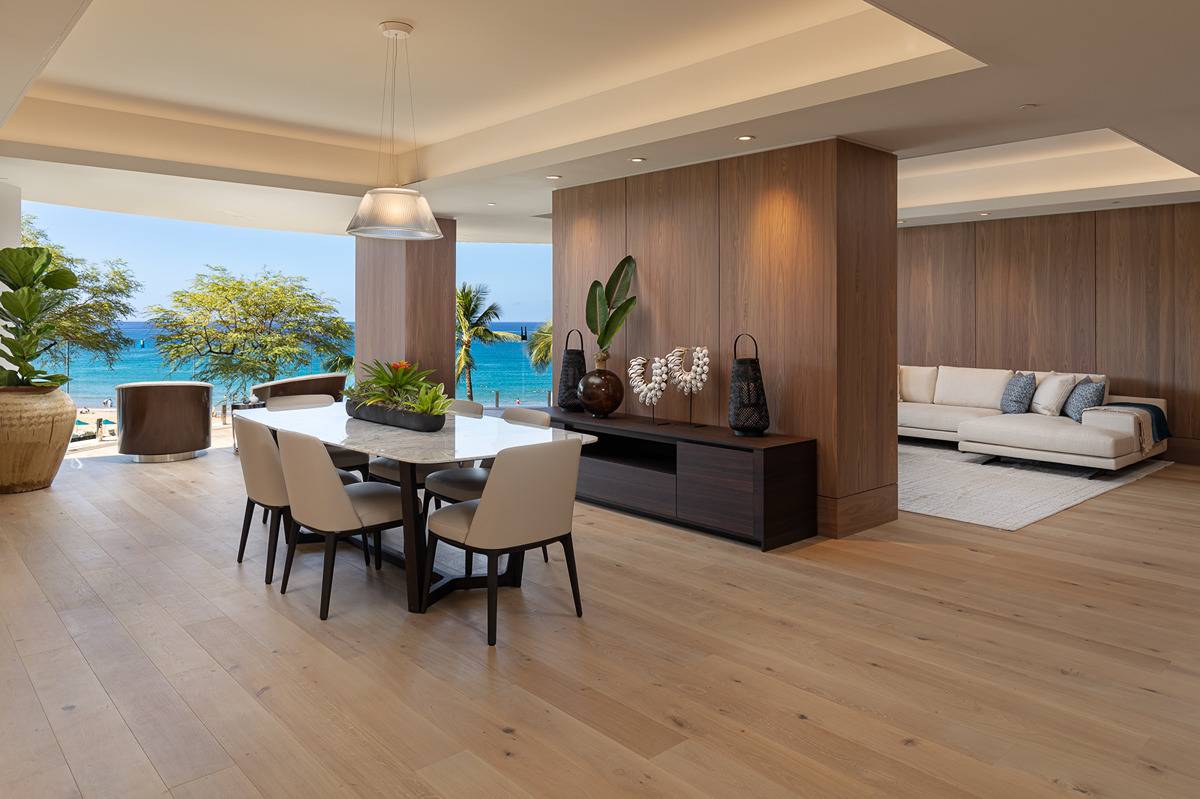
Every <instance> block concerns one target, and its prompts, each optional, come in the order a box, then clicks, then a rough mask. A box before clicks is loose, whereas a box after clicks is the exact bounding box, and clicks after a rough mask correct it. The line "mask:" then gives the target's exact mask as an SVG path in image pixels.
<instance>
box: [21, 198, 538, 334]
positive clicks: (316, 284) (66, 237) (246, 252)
mask: <svg viewBox="0 0 1200 799" xmlns="http://www.w3.org/2000/svg"><path fill="white" fill-rule="evenodd" d="M22 207H23V210H24V212H25V213H27V214H33V215H34V216H36V217H37V222H36V224H37V226H38V227H40V228H42V229H43V230H45V231H46V232H47V233H49V234H50V238H51V239H52V240H54V241H56V242H58V243H60V244H62V245H63V246H64V247H66V249H67V252H69V253H71V254H72V255H75V256H78V257H81V258H86V259H87V260H89V261H93V262H95V263H100V262H102V261H105V260H108V259H110V258H124V259H125V260H126V261H127V262H128V263H129V266H130V268H131V269H132V270H133V272H134V274H135V275H137V278H138V279H139V280H141V281H142V283H144V284H145V288H143V290H142V293H141V296H139V297H138V298H137V300H136V302H137V304H138V305H139V306H140V307H142V308H145V307H146V306H148V305H153V304H155V303H163V302H166V301H167V299H168V296H169V295H170V293H171V292H172V291H174V290H175V289H177V288H181V287H182V286H183V285H185V284H186V283H187V282H188V281H189V280H190V279H191V277H192V275H194V274H196V272H198V271H200V270H201V269H202V268H203V267H204V265H205V264H220V265H222V266H225V267H228V268H229V270H230V271H232V272H237V273H240V274H253V273H254V272H258V271H259V270H261V269H262V268H263V267H264V266H267V267H270V268H271V269H277V270H279V271H281V272H286V273H288V274H293V275H303V276H304V277H306V278H308V283H309V285H310V286H312V287H313V288H315V289H317V290H318V291H321V292H323V293H325V294H326V295H328V296H329V297H331V298H333V300H334V301H336V302H337V304H338V306H339V307H340V308H341V312H342V315H344V316H345V317H346V318H347V319H353V318H354V239H353V238H351V237H350V236H329V235H323V234H319V233H285V232H280V231H273V230H255V229H251V228H242V227H228V226H226V225H211V224H206V223H204V222H182V221H178V220H174V219H159V218H158V217H151V216H136V215H134V214H118V213H113V212H111V211H92V210H88V209H85V208H72V207H69V206H64V205H48V204H46V203H36V202H25V203H22ZM463 281H466V282H468V283H486V284H487V285H488V286H489V287H490V288H491V290H492V299H493V300H494V301H495V302H498V303H500V307H501V310H502V311H503V319H504V320H505V321H514V322H541V321H542V320H545V319H549V318H550V302H551V300H550V245H549V244H473V243H466V242H462V243H459V245H458V276H457V282H458V283H461V282H463Z"/></svg>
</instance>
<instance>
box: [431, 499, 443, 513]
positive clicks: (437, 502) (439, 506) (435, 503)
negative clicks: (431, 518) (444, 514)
mask: <svg viewBox="0 0 1200 799" xmlns="http://www.w3.org/2000/svg"><path fill="white" fill-rule="evenodd" d="M433 507H435V508H437V509H438V510H441V509H442V498H441V497H434V498H433Z"/></svg>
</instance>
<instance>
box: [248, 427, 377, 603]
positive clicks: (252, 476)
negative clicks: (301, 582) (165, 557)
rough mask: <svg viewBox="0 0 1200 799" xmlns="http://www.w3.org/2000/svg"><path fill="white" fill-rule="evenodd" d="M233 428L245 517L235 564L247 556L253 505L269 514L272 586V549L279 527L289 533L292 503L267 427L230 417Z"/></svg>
mask: <svg viewBox="0 0 1200 799" xmlns="http://www.w3.org/2000/svg"><path fill="white" fill-rule="evenodd" d="M233 429H234V430H235V431H236V432H237V435H238V439H239V441H240V444H239V446H238V461H239V462H240V463H241V466H242V482H244V483H245V484H246V515H245V518H243V519H242V538H241V541H240V542H239V543H238V554H237V562H238V563H241V562H242V558H243V556H245V554H246V540H247V538H249V535H250V520H251V519H252V518H253V516H254V506H255V505H258V506H259V507H261V508H262V509H263V512H264V513H268V514H270V517H271V526H270V527H269V528H268V533H267V570H266V582H267V585H270V584H271V579H272V578H273V576H274V574H275V550H276V549H277V548H278V546H279V527H280V523H281V521H282V522H283V523H284V528H283V529H284V537H285V538H286V539H288V540H290V537H291V534H292V515H291V507H290V505H291V503H290V502H289V501H288V492H287V487H286V485H285V484H284V481H283V469H282V467H281V466H280V462H279V447H278V446H276V444H275V438H274V437H273V436H272V435H271V431H270V429H268V428H267V427H266V425H262V424H259V423H258V422H251V421H249V420H247V419H243V418H242V417H240V416H234V417H233ZM337 475H338V479H339V481H341V482H342V483H343V484H347V485H348V484H350V483H357V482H358V476H357V475H354V474H351V473H350V472H346V471H342V470H340V469H339V470H338V472H337Z"/></svg>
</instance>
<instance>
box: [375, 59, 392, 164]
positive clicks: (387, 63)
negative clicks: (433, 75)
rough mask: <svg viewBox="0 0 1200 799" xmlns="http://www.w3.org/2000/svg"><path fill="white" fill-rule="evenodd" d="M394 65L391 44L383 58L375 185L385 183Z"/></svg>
mask: <svg viewBox="0 0 1200 799" xmlns="http://www.w3.org/2000/svg"><path fill="white" fill-rule="evenodd" d="M391 67H392V49H391V47H390V46H389V47H388V49H387V52H386V54H385V55H384V59H383V102H381V103H380V104H379V155H378V156H377V157H376V159H375V185H376V186H382V185H383V152H384V150H383V136H384V132H385V131H386V130H387V128H386V127H385V124H386V122H387V93H388V73H390V72H391Z"/></svg>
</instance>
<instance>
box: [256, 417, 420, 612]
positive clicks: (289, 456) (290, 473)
mask: <svg viewBox="0 0 1200 799" xmlns="http://www.w3.org/2000/svg"><path fill="white" fill-rule="evenodd" d="M278 438H279V456H280V461H281V462H282V465H283V480H284V483H285V484H286V485H287V491H288V496H289V497H290V498H291V500H292V507H291V526H292V530H291V534H290V535H289V536H288V551H287V560H286V561H284V564H283V583H282V584H281V585H280V586H279V593H281V594H284V593H287V587H288V579H289V578H290V577H291V574H292V561H293V560H294V559H295V557H296V543H297V541H298V539H299V538H300V536H299V528H300V526H304V527H307V528H308V529H309V530H311V531H313V532H315V533H318V534H320V535H323V536H325V563H324V570H323V573H322V576H321V619H322V620H324V619H327V618H329V594H330V591H331V589H332V588H333V564H334V560H335V559H336V556H337V543H338V540H339V539H342V538H348V537H352V536H358V535H361V536H362V543H363V557H364V558H365V559H366V563H367V565H368V566H370V564H371V547H370V545H369V543H368V536H369V535H372V534H373V535H374V538H375V542H374V543H375V568H376V569H378V568H380V567H381V566H382V564H383V531H384V530H387V529H389V528H392V527H399V526H400V525H401V524H403V515H402V513H401V502H402V499H401V498H402V496H403V493H402V491H401V489H399V488H397V487H396V486H393V485H388V484H387V483H379V482H365V483H358V482H355V483H350V484H349V485H346V484H344V483H343V482H342V481H341V480H339V479H338V476H337V469H336V468H334V465H333V461H332V459H331V458H330V457H329V453H328V452H327V451H326V450H325V446H324V445H323V444H322V443H321V441H320V439H317V438H314V437H313V436H307V435H304V434H303V433H293V432H290V431H287V430H280V431H279V432H278Z"/></svg>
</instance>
